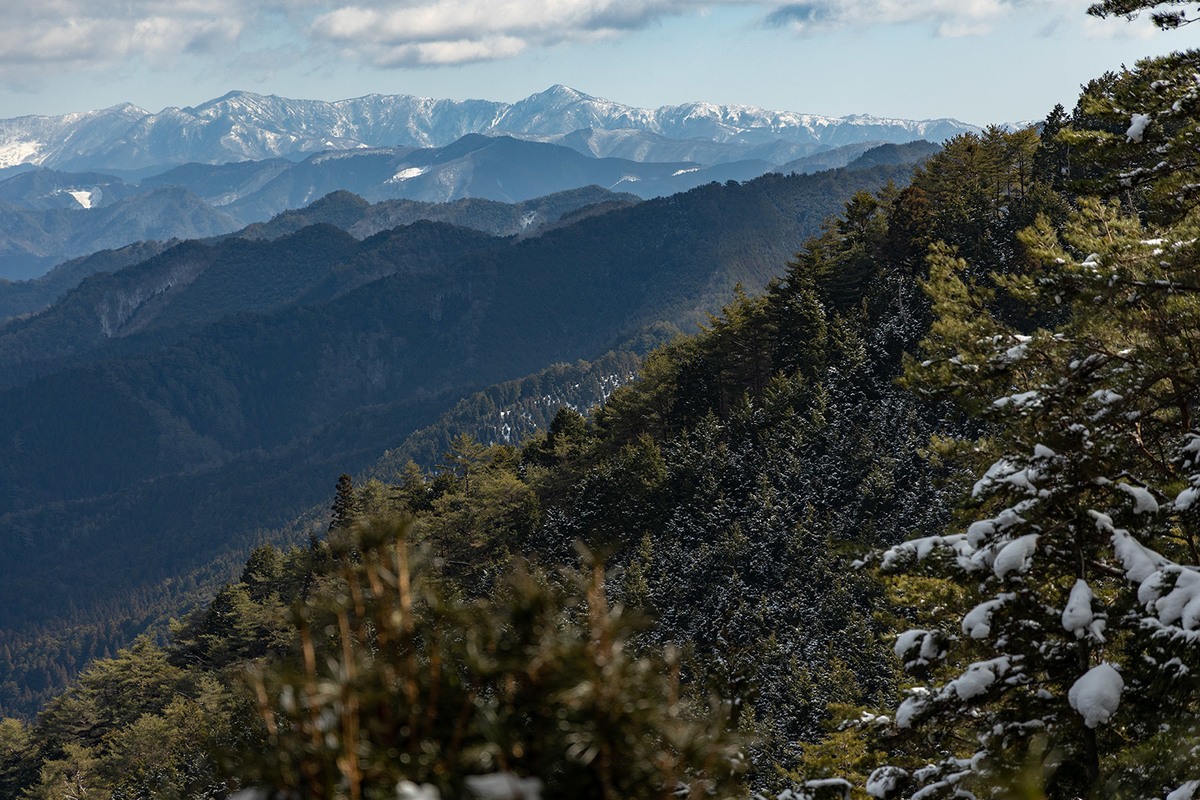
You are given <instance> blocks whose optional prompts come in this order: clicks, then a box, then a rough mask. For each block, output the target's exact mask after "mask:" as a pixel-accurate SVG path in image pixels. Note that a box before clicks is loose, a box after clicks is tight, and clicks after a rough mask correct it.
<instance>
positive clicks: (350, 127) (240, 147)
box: [0, 86, 979, 170]
mask: <svg viewBox="0 0 1200 800" xmlns="http://www.w3.org/2000/svg"><path fill="white" fill-rule="evenodd" d="M584 130H591V131H599V132H613V135H612V136H610V137H608V138H609V139H613V138H614V137H616V138H617V139H625V138H629V137H636V136H645V135H655V136H661V137H664V138H666V139H669V140H672V141H679V142H683V141H698V142H708V143H710V144H711V143H719V144H740V145H747V146H755V145H768V144H771V143H774V142H790V143H796V144H804V145H810V146H814V147H816V146H822V147H836V146H840V145H844V144H849V143H855V142H863V141H872V140H878V141H884V142H908V141H913V140H915V139H922V138H923V139H929V140H931V141H940V140H942V139H946V138H948V137H951V136H954V135H957V134H960V133H964V132H967V131H978V130H979V128H978V127H976V126H973V125H968V124H966V123H963V122H959V121H958V120H953V119H935V120H904V119H891V118H884V117H873V116H869V115H852V116H849V117H829V116H822V115H817V114H801V113H797V112H791V111H770V110H766V109H762V108H757V107H754V106H745V105H716V104H712V103H702V102H696V103H685V104H681V105H673V106H663V107H661V108H657V109H646V108H635V107H632V106H626V105H622V104H620V103H615V102H612V101H610V100H605V99H602V98H598V97H592V96H591V95H587V94H584V93H582V92H578V91H576V90H574V89H570V88H568V87H566V86H554V87H551V88H550V89H548V90H547V91H545V92H541V93H538V94H535V95H531V96H530V97H527V98H525V99H524V100H521V101H519V102H516V103H513V104H507V103H499V102H492V101H487V100H443V99H434V98H428V97H414V96H411V95H378V94H374V95H367V96H365V97H359V98H354V99H349V100H339V101H336V102H324V101H318V100H293V99H288V98H283V97H278V96H275V95H259V94H255V93H253V92H230V93H229V94H226V95H225V96H223V97H220V98H217V99H215V100H210V101H208V102H206V103H202V104H200V105H199V106H196V107H194V108H173V107H172V108H166V109H164V110H162V111H161V112H159V113H157V114H152V113H149V112H147V111H145V110H143V109H140V108H138V107H137V106H133V105H129V104H122V105H118V106H113V107H112V108H108V109H104V110H100V111H88V112H82V113H72V114H64V115H62V116H57V117H44V116H29V117H18V118H14V119H6V120H0V168H5V167H13V166H17V165H21V164H30V165H41V166H52V167H56V168H60V169H71V170H85V169H127V170H137V169H146V168H151V167H159V166H163V167H166V166H171V165H176V164H183V163H188V162H198V163H204V164H220V163H227V162H231V161H243V160H250V159H254V160H257V159H265V158H273V157H279V156H287V157H296V156H300V155H304V154H310V153H316V152H320V151H323V150H350V149H357V148H363V147H394V146H397V145H402V146H412V147H436V146H443V145H446V144H449V143H451V142H453V141H456V140H457V139H459V138H461V137H462V136H465V135H466V134H469V133H485V134H503V133H513V134H517V135H521V136H529V137H535V138H540V137H559V136H565V135H568V134H571V133H574V132H576V131H584ZM618 132H619V133H618ZM609 146H610V147H611V146H614V145H612V144H611V143H610V145H609Z"/></svg>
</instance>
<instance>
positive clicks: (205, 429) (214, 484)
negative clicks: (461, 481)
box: [0, 167, 907, 636]
mask: <svg viewBox="0 0 1200 800" xmlns="http://www.w3.org/2000/svg"><path fill="white" fill-rule="evenodd" d="M906 175H907V169H905V168H885V167H879V168H875V169H874V170H864V171H857V172H828V173H822V174H819V175H814V176H788V177H784V176H780V175H770V176H766V177H764V178H760V179H758V180H756V181H752V182H749V183H747V184H740V185H739V184H736V183H729V184H726V185H720V184H712V185H709V186H704V187H700V188H698V189H695V190H693V191H691V192H689V193H686V194H683V195H677V196H674V197H671V198H663V199H659V200H654V201H648V202H644V203H640V204H638V205H635V206H629V207H621V208H617V209H615V210H612V211H609V212H608V213H604V214H600V215H596V216H587V217H585V218H582V219H579V220H578V221H575V222H571V223H570V224H565V225H563V226H562V227H558V228H555V229H553V230H549V231H547V232H545V233H544V234H543V235H540V236H536V237H531V238H525V239H522V240H519V241H518V240H512V241H508V242H507V243H505V244H503V245H501V246H498V247H495V248H491V249H487V250H485V251H482V252H480V253H477V254H475V255H464V256H463V257H460V258H458V259H457V260H455V261H453V262H451V263H445V264H442V265H441V266H439V267H438V268H437V269H436V270H424V271H421V270H417V271H403V270H401V271H399V272H396V274H392V275H390V276H388V277H384V278H378V279H375V272H374V271H375V270H379V269H384V270H385V271H395V270H396V269H397V261H396V260H393V259H391V258H390V257H389V256H388V254H387V252H386V248H380V249H379V251H378V252H373V251H370V250H368V251H366V252H363V253H360V254H359V255H357V256H355V257H352V258H349V259H347V260H345V261H343V262H341V266H340V267H339V268H338V269H337V270H334V272H333V273H332V274H333V275H334V278H335V279H338V280H343V279H344V280H346V281H348V284H347V285H348V286H357V287H358V288H351V289H349V290H348V291H346V292H345V293H341V289H340V288H338V287H337V286H335V287H333V288H332V289H330V293H329V294H327V295H326V297H329V296H336V297H335V299H332V300H328V301H326V302H315V303H313V304H309V305H298V306H293V307H289V308H284V309H281V310H278V311H274V312H271V313H266V314H263V313H245V312H243V313H239V314H234V315H232V316H229V317H226V318H224V319H222V320H219V321H217V322H214V323H212V324H210V325H208V326H207V327H205V328H202V329H201V330H199V331H198V332H196V333H195V334H193V335H192V336H190V337H188V338H186V339H183V340H181V341H178V342H176V343H174V344H171V345H170V346H167V347H159V348H155V349H153V350H152V351H150V352H147V353H145V354H143V355H139V356H136V357H125V358H114V359H110V360H107V361H99V362H97V363H95V364H93V365H89V366H78V367H71V368H68V369H63V370H61V371H59V372H55V373H53V374H50V375H46V376H43V377H40V378H37V379H35V380H33V381H31V382H30V383H28V384H25V385H23V386H19V387H13V388H10V389H8V390H6V391H4V392H2V393H0V427H2V428H3V432H2V433H0V441H3V442H5V443H6V444H5V445H4V449H3V451H2V456H0V470H3V477H2V479H0V484H2V485H3V493H2V494H0V519H2V520H3V521H4V526H5V527H4V531H5V532H4V533H3V534H0V535H2V536H3V546H5V547H7V548H10V552H11V553H12V554H13V558H12V559H6V560H5V562H4V564H3V565H0V571H2V572H3V576H2V577H3V580H0V587H2V588H0V595H2V598H0V601H2V602H0V606H2V607H3V609H4V614H5V618H4V620H3V626H2V627H4V628H5V629H8V630H13V629H16V628H19V627H20V628H22V629H23V630H26V631H30V630H32V631H34V632H35V633H34V634H31V635H34V636H36V631H37V630H39V629H40V627H39V626H48V628H52V627H57V626H59V625H61V624H65V623H66V621H67V620H69V619H71V617H72V614H73V613H77V612H73V611H72V610H71V609H72V608H73V607H74V608H76V609H78V608H80V607H82V606H84V605H85V604H86V605H87V606H88V607H93V608H104V609H106V610H107V611H106V613H107V614H108V615H109V616H113V617H116V618H121V617H123V616H124V613H125V612H121V611H120V610H119V608H120V607H121V604H123V603H124V604H127V603H129V602H130V601H131V600H132V598H136V597H139V596H141V594H140V593H142V592H147V591H151V589H152V587H155V586H158V585H159V583H160V582H161V581H162V580H164V579H166V578H168V577H170V576H171V575H173V574H178V572H179V571H180V570H183V569H199V568H201V566H202V565H203V564H205V563H206V559H207V558H211V557H213V556H214V555H215V554H216V553H217V552H219V549H220V547H223V546H224V543H226V542H230V541H238V542H246V541H247V538H245V537H247V536H252V535H253V530H254V529H256V528H265V527H276V526H278V525H281V524H283V523H285V522H286V521H287V519H288V512H289V510H292V511H293V513H294V510H295V509H298V508H307V507H310V506H311V505H312V504H314V503H316V502H319V501H320V498H321V495H322V494H323V492H324V491H327V490H323V489H322V488H321V487H327V486H328V477H326V480H325V481H324V482H323V483H322V482H321V481H320V480H319V478H317V479H315V480H314V478H313V477H312V475H311V473H309V477H307V478H306V479H305V481H299V480H297V481H295V482H294V483H291V484H289V483H288V482H287V481H283V482H282V484H286V491H281V490H280V489H275V490H274V491H276V492H281V493H280V496H281V497H284V498H286V499H287V501H288V504H287V505H286V506H283V505H280V506H269V507H270V508H272V509H273V510H272V511H270V512H269V513H264V514H263V515H255V516H253V518H252V519H253V523H252V527H250V525H251V524H250V522H249V519H250V517H247V520H246V521H245V522H244V523H243V522H240V521H239V520H238V519H237V515H236V514H235V515H233V516H234V519H233V520H232V521H225V522H221V523H217V524H215V525H214V526H213V527H214V529H213V531H212V532H211V533H208V534H206V533H205V532H204V525H203V524H199V528H198V529H197V523H196V522H194V520H204V519H206V518H207V514H206V512H205V511H204V509H205V508H208V507H209V504H210V503H212V502H214V498H216V499H217V500H216V501H215V502H223V501H222V500H221V498H228V497H231V496H236V497H244V495H241V494H239V493H238V492H240V489H239V488H238V487H244V486H253V485H256V484H257V482H258V481H260V480H261V479H264V473H265V472H270V471H271V470H273V469H275V468H276V467H275V466H272V465H277V464H278V462H277V461H272V459H274V458H276V457H277V456H281V455H286V457H285V458H284V461H285V462H286V461H287V459H288V458H296V459H298V460H300V461H303V462H312V461H313V458H312V456H311V455H308V456H306V455H304V452H305V450H304V447H303V446H302V443H304V442H316V441H320V444H319V445H317V444H313V445H312V447H313V448H315V451H318V452H331V453H338V452H345V451H347V449H348V448H349V447H350V446H349V445H348V444H337V442H338V441H339V440H340V439H341V438H342V437H349V440H353V441H358V440H357V439H355V438H354V436H355V435H356V433H355V432H356V431H359V430H360V429H364V428H365V429H369V430H374V431H381V432H380V433H379V435H378V442H379V447H378V449H377V450H376V451H375V453H374V457H378V455H379V454H380V452H381V451H382V450H383V449H384V448H386V447H394V446H395V445H397V444H399V443H400V442H402V441H403V439H404V438H405V437H407V435H408V434H409V433H411V432H412V431H413V430H414V429H416V428H417V427H420V426H422V425H425V424H429V423H430V422H432V421H433V420H434V418H435V417H436V416H437V414H439V413H440V412H441V411H442V410H444V409H446V408H448V407H450V406H451V405H452V404H453V403H454V402H457V401H458V400H459V399H461V398H462V397H463V396H464V395H466V394H469V393H470V392H471V391H473V390H475V389H477V388H478V387H480V386H486V385H488V384H491V383H497V382H501V381H506V380H511V379H514V378H518V377H520V376H523V375H529V374H531V373H534V372H537V371H539V370H541V369H544V368H545V365H546V364H550V363H554V362H557V361H565V362H568V363H573V362H574V361H576V360H577V359H579V358H581V357H582V358H588V359H593V358H596V357H598V356H600V355H602V354H603V353H605V352H607V350H608V349H610V348H611V347H613V346H615V345H617V344H618V343H619V342H620V341H622V340H624V339H626V338H627V337H628V336H630V335H633V334H637V333H638V332H639V331H640V330H641V329H643V328H644V327H646V326H649V325H653V324H655V323H658V322H660V321H662V320H667V321H671V322H673V323H674V324H676V325H677V326H680V327H689V328H691V327H693V326H694V324H695V322H697V321H700V320H704V319H706V316H705V312H706V311H707V310H709V309H714V308H718V307H719V306H720V304H721V303H722V302H724V300H725V299H726V298H728V297H730V296H731V294H732V292H733V289H734V286H735V285H736V284H737V283H738V282H742V283H743V284H745V285H747V286H762V285H763V284H765V282H766V280H767V279H768V277H769V276H770V275H771V274H772V272H774V271H775V270H776V268H777V265H778V264H780V263H784V262H785V261H786V259H787V258H788V256H789V255H790V254H791V252H792V251H794V250H795V249H796V248H797V247H799V246H800V244H801V242H802V241H803V240H804V237H805V236H807V235H809V234H811V233H812V232H814V231H815V230H817V227H818V225H819V223H820V221H821V220H822V219H823V218H824V217H825V216H826V214H827V213H828V212H830V211H834V210H836V207H837V205H839V204H841V203H843V202H844V201H845V199H846V198H848V197H849V196H851V195H852V194H853V193H854V192H855V191H859V190H862V189H872V188H874V187H877V186H879V185H880V183H882V182H884V181H886V180H888V179H889V178H893V177H894V178H896V179H903V178H904V177H905V176H906ZM426 225H427V226H430V227H433V228H437V225H436V224H435V223H426ZM404 230H405V229H399V230H398V231H392V232H390V233H384V234H379V235H377V237H375V238H376V239H378V240H379V241H383V242H386V241H388V240H389V237H391V238H396V237H401V238H402V237H403V232H404ZM318 232H319V229H318ZM302 235H304V233H303V232H301V233H300V234H295V236H302ZM470 235H471V236H474V237H478V236H481V235H480V234H475V233H471V234H470ZM330 237H331V239H330V240H331V241H332V242H334V243H337V242H342V241H344V240H343V239H339V238H338V237H337V236H334V235H332V233H330ZM346 238H347V239H349V237H346ZM287 242H288V240H287V239H283V240H280V241H279V242H275V243H269V242H268V243H240V244H238V245H237V248H242V247H246V246H253V247H279V246H282V247H286V246H288V245H287ZM371 242H372V240H370V239H368V240H367V241H365V242H363V243H362V245H364V246H366V245H368V244H369V243H371ZM346 244H347V245H349V246H353V245H352V240H351V241H350V242H347V243H346ZM339 246H340V245H339ZM190 247H197V246H196V245H190ZM235 251H236V248H235ZM264 252H267V251H264ZM164 255H167V254H164ZM119 276H120V274H119V273H118V275H116V276H105V277H104V280H106V281H107V280H111V279H115V278H119ZM364 276H365V279H366V280H369V281H370V282H369V283H364V284H363V285H358V283H356V281H357V282H361V279H363V278H364ZM179 297H180V298H181V299H182V298H184V297H186V294H180V296H179ZM168 308H169V306H168ZM52 312H53V309H51V311H48V312H46V313H47V314H51V313H52ZM36 319H37V318H34V319H33V320H30V321H29V322H31V323H32V322H33V321H34V320H36ZM147 336H149V332H147ZM160 344H161V343H160ZM97 353H99V351H97ZM376 407H377V408H376ZM373 409H375V410H373ZM373 415H375V416H373ZM373 419H374V420H376V422H372V420H373ZM371 425H376V426H377V427H375V428H371V427H370V426H371ZM382 431H386V433H384V432H382ZM314 437H315V438H314ZM325 437H328V438H325ZM296 447H299V448H300V449H299V450H296V449H294V448H296ZM366 447H369V445H364V448H366ZM264 459H265V460H264ZM318 461H320V459H318ZM323 463H328V462H323ZM347 463H349V459H348V460H347ZM364 463H366V462H365V461H364ZM334 471H336V470H334ZM147 481H150V482H149V483H147ZM231 493H232V495H231ZM143 506H145V507H146V508H155V509H164V510H169V511H170V516H169V517H167V518H164V517H161V516H158V514H157V512H156V513H145V512H142V511H139V509H140V508H142V507H143ZM176 525H178V526H179V527H174V526H176ZM184 530H186V531H188V532H189V533H188V534H186V535H185V534H184V533H182V531H184ZM178 537H185V538H186V539H187V541H189V542H190V543H191V544H190V545H189V547H191V546H195V548H196V549H194V550H186V551H182V550H181V551H179V552H178V553H176V554H175V555H170V556H168V555H165V552H164V554H163V555H160V556H152V557H150V558H149V561H150V562H153V563H145V562H142V561H141V560H139V555H138V554H139V553H140V552H141V551H142V549H143V547H145V545H146V543H147V542H148V541H151V540H153V541H157V542H162V543H168V542H175V541H178V540H179V539H178ZM239 537H242V538H239ZM209 544H211V545H212V549H208V545H209ZM236 546H237V545H231V547H236ZM240 546H242V547H244V544H243V545H240ZM60 548H69V549H71V550H72V551H73V552H75V553H76V555H77V557H78V558H77V560H76V561H75V562H74V566H72V567H71V569H70V570H69V574H70V579H69V580H66V579H64V580H61V581H60V580H58V579H55V578H54V577H53V576H55V575H60V574H61V575H63V576H64V577H65V576H66V575H67V574H68V573H64V572H63V571H62V570H63V564H62V563H61V560H60V559H59V558H58V556H57V555H55V553H60V552H62V550H61V549H60ZM172 552H173V551H172ZM185 552H187V553H191V555H185ZM99 563H113V564H115V563H122V564H124V565H125V568H124V569H123V570H121V571H119V573H118V574H119V575H120V576H121V577H120V578H119V579H118V583H117V584H114V583H113V582H112V581H113V575H112V574H111V573H108V574H102V573H99V572H97V571H95V570H94V569H93V565H95V564H99ZM39 585H54V586H57V587H59V588H60V591H58V592H51V593H46V592H42V591H35V590H34V587H36V586H39ZM156 591H157V590H156ZM156 596H157V595H156ZM114 604H115V605H114ZM129 613H130V615H132V612H129ZM140 618H141V619H145V617H144V616H142V617H140ZM53 620H58V622H52V621H53Z"/></svg>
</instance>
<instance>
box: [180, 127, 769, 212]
mask: <svg viewBox="0 0 1200 800" xmlns="http://www.w3.org/2000/svg"><path fill="white" fill-rule="evenodd" d="M770 169H771V165H770V164H769V163H768V162H766V161H737V162H732V163H725V164H718V165H716V166H711V167H709V166H705V165H703V164H694V163H690V162H683V161H680V162H673V163H657V162H655V163H649V162H647V163H643V162H637V161H629V160H626V159H620V158H592V157H589V156H585V155H583V154H582V153H579V152H577V151H575V150H572V149H571V148H569V147H563V146H559V145H553V144H546V143H542V142H532V141H523V140H518V139H514V138H512V137H509V136H482V135H478V134H472V135H468V136H464V137H463V138H461V139H459V140H458V141H456V142H453V143H452V144H449V145H447V146H445V147H440V148H429V149H413V148H407V147H400V148H386V149H359V150H351V151H345V152H331V153H321V154H319V155H315V156H311V157H310V158H307V159H305V160H304V161H302V162H300V163H298V164H294V165H284V166H282V167H279V168H278V171H277V172H276V173H275V174H274V176H273V177H271V178H270V180H267V181H266V182H265V183H263V184H262V185H261V186H260V187H258V188H257V189H255V190H254V191H251V192H249V193H247V194H243V195H239V196H237V197H236V199H232V200H229V198H230V197H232V196H233V195H232V194H228V193H227V194H222V195H219V196H207V195H202V196H204V197H205V199H206V200H208V201H209V202H212V203H223V204H222V205H221V209H222V210H223V211H225V212H227V213H229V214H231V215H233V216H235V217H237V218H238V219H241V220H243V221H245V222H246V223H253V222H259V221H265V220H267V219H269V218H270V217H272V216H274V215H275V214H279V213H280V212H282V211H284V210H285V209H289V208H298V207H300V206H303V205H307V204H308V203H311V202H312V201H313V200H314V199H315V198H319V197H322V196H324V195H326V194H328V193H330V192H333V191H337V190H344V191H350V192H354V193H355V194H359V195H361V196H362V197H363V198H365V199H367V200H369V201H372V202H376V201H380V200H387V199H409V200H417V201H421V202H432V203H446V202H451V201H453V200H458V199H461V198H467V197H477V198H483V199H486V200H494V201H497V202H503V203H520V202H524V201H526V200H530V199H532V198H535V197H541V196H544V195H549V194H553V193H556V192H562V191H566V190H569V189H575V188H578V187H581V186H588V185H592V184H595V185H598V186H603V187H605V188H608V189H610V190H613V191H623V192H630V193H632V194H636V195H638V196H639V197H642V198H650V197H658V196H665V195H669V194H674V193H676V192H680V191H686V190H687V189H690V188H692V187H694V186H699V185H701V184H704V183H709V182H711V181H714V180H715V181H721V182H724V181H727V180H749V179H751V178H755V177H757V176H759V175H761V174H763V173H764V172H767V171H768V170H770ZM206 171H209V172H213V173H224V172H227V171H228V167H225V166H214V167H190V168H189V172H190V174H192V175H195V176H197V177H200V178H201V180H197V181H196V182H195V183H194V184H185V185H187V187H188V188H189V189H192V190H193V191H203V190H204V189H203V188H202V187H203V186H205V185H208V184H210V183H212V181H210V180H209V179H208V177H207V176H204V175H203V173H204V172H206ZM172 174H174V175H175V177H176V178H177V179H179V180H183V179H185V178H187V177H188V175H184V174H181V171H180V170H175V171H173V173H172ZM218 187H219V190H220V191H224V188H225V186H224V184H218Z"/></svg>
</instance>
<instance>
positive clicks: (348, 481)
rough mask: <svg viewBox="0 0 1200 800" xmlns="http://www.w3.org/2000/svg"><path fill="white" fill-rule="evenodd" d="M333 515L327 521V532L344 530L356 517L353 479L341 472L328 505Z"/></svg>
mask: <svg viewBox="0 0 1200 800" xmlns="http://www.w3.org/2000/svg"><path fill="white" fill-rule="evenodd" d="M329 510H330V511H332V512H333V517H332V519H330V521H329V532H330V533H332V532H333V531H339V530H345V529H346V528H349V527H350V526H351V525H353V524H354V520H355V519H356V518H357V517H358V498H357V496H356V495H355V493H354V479H353V478H351V477H350V476H349V475H346V474H345V473H343V474H342V475H341V477H339V478H338V482H337V489H336V490H335V492H334V496H333V505H332V506H330V507H329Z"/></svg>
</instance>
